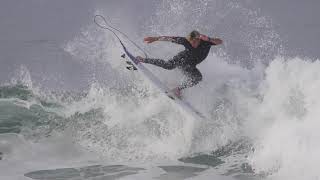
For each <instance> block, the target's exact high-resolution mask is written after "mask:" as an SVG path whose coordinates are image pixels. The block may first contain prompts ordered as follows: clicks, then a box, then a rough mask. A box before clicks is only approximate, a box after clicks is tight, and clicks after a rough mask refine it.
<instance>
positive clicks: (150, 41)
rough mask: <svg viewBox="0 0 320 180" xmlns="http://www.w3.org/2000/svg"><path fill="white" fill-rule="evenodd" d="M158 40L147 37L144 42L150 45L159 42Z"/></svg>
mask: <svg viewBox="0 0 320 180" xmlns="http://www.w3.org/2000/svg"><path fill="white" fill-rule="evenodd" d="M157 40H158V37H146V38H144V39H143V41H144V42H146V43H148V44H149V43H152V42H154V41H157Z"/></svg>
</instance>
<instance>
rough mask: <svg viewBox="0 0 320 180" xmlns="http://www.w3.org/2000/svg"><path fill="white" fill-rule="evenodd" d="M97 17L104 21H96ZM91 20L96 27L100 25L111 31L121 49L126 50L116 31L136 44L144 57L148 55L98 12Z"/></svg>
mask: <svg viewBox="0 0 320 180" xmlns="http://www.w3.org/2000/svg"><path fill="white" fill-rule="evenodd" d="M98 18H100V19H102V21H103V22H104V24H100V23H98V21H97V19H98ZM93 21H94V23H95V24H96V25H97V26H98V27H100V28H102V29H106V30H108V31H110V32H112V33H113V35H114V36H115V37H116V38H117V39H118V40H119V42H120V44H121V45H122V47H123V49H124V50H125V51H126V52H127V48H126V46H125V45H124V43H123V42H122V41H121V39H120V37H119V36H118V34H117V33H116V32H118V33H120V34H121V35H123V36H124V37H125V38H126V39H127V40H129V41H130V42H131V43H132V44H133V45H134V46H136V47H137V48H138V49H139V50H140V51H141V52H142V53H143V54H144V56H145V57H146V58H147V57H148V55H147V53H146V52H145V51H144V50H143V49H142V48H141V47H140V46H139V45H137V44H136V43H135V42H134V41H132V40H131V39H130V38H129V37H128V36H127V35H126V34H125V33H123V32H121V31H120V30H119V29H117V28H115V27H113V26H111V25H110V23H108V21H107V20H106V18H105V17H104V16H102V15H99V14H98V15H95V16H94V19H93Z"/></svg>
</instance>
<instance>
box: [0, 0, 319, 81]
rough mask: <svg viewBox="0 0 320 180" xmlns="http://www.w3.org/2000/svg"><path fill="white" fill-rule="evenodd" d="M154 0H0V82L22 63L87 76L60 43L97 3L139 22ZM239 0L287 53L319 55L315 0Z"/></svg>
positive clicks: (84, 22) (150, 10)
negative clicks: (267, 24) (267, 23)
mask: <svg viewBox="0 0 320 180" xmlns="http://www.w3.org/2000/svg"><path fill="white" fill-rule="evenodd" d="M133 2H134V3H133ZM155 2H157V1H156V0H135V1H132V0H119V1H118V0H117V1H116V0H105V1H102V0H92V1H88V0H54V1H52V0H28V1H23V0H2V1H1V5H0V27H1V28H0V82H4V81H7V80H8V78H10V76H11V75H12V73H13V71H14V69H16V68H17V66H19V65H20V64H24V65H27V66H28V68H32V69H33V70H32V71H33V73H34V74H35V76H37V74H38V76H42V75H43V72H47V73H48V74H51V75H52V76H55V75H56V73H57V69H60V70H61V71H60V72H58V73H59V76H68V77H70V78H71V79H72V78H74V79H76V78H79V77H80V78H81V76H86V74H85V73H84V72H85V69H84V67H82V66H81V65H79V64H75V63H73V61H68V60H67V59H72V58H74V57H71V56H70V55H69V54H68V53H66V52H64V51H63V49H61V44H63V43H65V42H67V41H70V40H72V39H73V38H74V37H75V36H76V34H77V33H79V31H80V29H81V28H82V27H84V26H86V25H87V24H89V23H92V16H93V14H94V12H95V10H96V9H97V7H99V9H103V8H104V7H110V6H113V7H115V12H114V13H121V11H120V12H119V10H121V8H123V9H126V10H128V9H129V8H130V9H132V11H131V12H130V13H131V14H130V16H131V18H132V19H137V20H141V21H142V20H143V19H144V18H146V16H150V15H151V14H152V13H153V12H154V8H155V7H156V6H155V5H154V4H155ZM239 2H241V1H239ZM243 3H245V4H244V5H245V6H247V7H249V8H252V9H255V10H257V11H259V12H260V14H261V15H263V16H266V17H269V18H271V19H272V22H273V25H274V29H275V31H276V32H277V33H278V34H279V35H280V38H281V39H282V40H283V42H284V46H285V47H286V49H287V50H288V55H290V56H296V55H298V56H303V57H304V56H307V57H310V58H319V57H320V51H319V47H318V44H319V42H320V21H319V18H320V11H319V9H320V1H319V0H303V1H301V0H245V1H243ZM111 13H113V12H111ZM123 13H125V12H123ZM38 69H41V71H40V70H39V71H38ZM80 72H81V73H80ZM83 78H84V77H83ZM70 86H74V85H72V84H71V85H70Z"/></svg>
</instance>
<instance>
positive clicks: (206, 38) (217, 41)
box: [200, 34, 222, 45]
mask: <svg viewBox="0 0 320 180" xmlns="http://www.w3.org/2000/svg"><path fill="white" fill-rule="evenodd" d="M200 39H201V40H203V41H208V42H211V44H212V45H219V44H222V40H221V39H219V38H210V37H209V36H206V35H203V34H201V35H200Z"/></svg>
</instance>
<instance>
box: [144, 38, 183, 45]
mask: <svg viewBox="0 0 320 180" xmlns="http://www.w3.org/2000/svg"><path fill="white" fill-rule="evenodd" d="M143 40H144V42H146V43H152V42H154V41H169V42H173V43H177V44H182V45H184V44H185V43H186V41H187V40H186V38H184V37H175V36H158V37H146V38H144V39H143Z"/></svg>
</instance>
